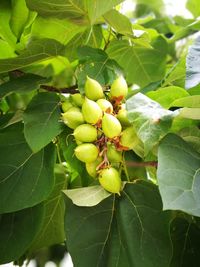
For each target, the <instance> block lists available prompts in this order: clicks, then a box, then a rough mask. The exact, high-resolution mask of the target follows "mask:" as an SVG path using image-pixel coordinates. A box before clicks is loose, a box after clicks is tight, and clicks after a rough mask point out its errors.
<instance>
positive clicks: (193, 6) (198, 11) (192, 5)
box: [186, 0, 200, 18]
mask: <svg viewBox="0 0 200 267" xmlns="http://www.w3.org/2000/svg"><path fill="white" fill-rule="evenodd" d="M186 7H187V9H188V10H189V11H190V12H191V13H192V14H193V15H194V17H195V18H197V17H199V16H200V6H199V1H198V0H187V3H186Z"/></svg>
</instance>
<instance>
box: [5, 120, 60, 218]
mask: <svg viewBox="0 0 200 267" xmlns="http://www.w3.org/2000/svg"><path fill="white" fill-rule="evenodd" d="M0 150H1V154H0V195H1V202H0V213H5V212H12V211H17V210H20V209H24V208H28V207H32V206H34V205H36V204H38V203H40V202H41V201H43V200H44V199H46V198H47V196H48V195H49V193H50V192H51V190H52V188H53V184H54V176H53V166H54V162H55V149H54V146H53V145H49V146H48V147H46V148H45V149H42V150H41V151H39V152H38V153H36V154H34V153H33V152H32V151H31V150H30V148H29V146H28V145H27V143H26V142H25V139H24V135H23V125H22V124H21V123H17V124H13V125H11V126H10V127H7V128H5V129H1V130H0Z"/></svg>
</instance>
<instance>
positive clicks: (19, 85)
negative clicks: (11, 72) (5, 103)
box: [0, 74, 47, 98]
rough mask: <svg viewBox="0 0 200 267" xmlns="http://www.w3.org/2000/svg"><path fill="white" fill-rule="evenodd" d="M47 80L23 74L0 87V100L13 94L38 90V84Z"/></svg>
mask: <svg viewBox="0 0 200 267" xmlns="http://www.w3.org/2000/svg"><path fill="white" fill-rule="evenodd" d="M46 81H47V79H46V78H44V77H41V76H38V75H34V74H25V75H23V76H21V77H18V78H16V79H12V80H10V81H8V82H5V83H2V84H1V85H0V98H2V97H4V96H7V95H9V94H11V93H13V92H15V93H28V92H30V91H33V90H36V89H39V88H40V84H41V83H44V82H46Z"/></svg>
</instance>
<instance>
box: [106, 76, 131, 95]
mask: <svg viewBox="0 0 200 267" xmlns="http://www.w3.org/2000/svg"><path fill="white" fill-rule="evenodd" d="M110 94H111V96H112V97H120V96H121V97H123V98H124V97H126V96H127V94H128V86H127V83H126V80H125V79H124V78H123V76H119V77H118V78H117V79H116V80H115V81H114V82H113V84H112V85H111V89H110Z"/></svg>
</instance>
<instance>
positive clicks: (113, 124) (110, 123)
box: [102, 113, 122, 138]
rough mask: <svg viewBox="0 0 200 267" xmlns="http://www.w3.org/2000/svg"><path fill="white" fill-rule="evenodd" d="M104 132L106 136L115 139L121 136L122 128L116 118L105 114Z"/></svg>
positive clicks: (103, 120)
mask: <svg viewBox="0 0 200 267" xmlns="http://www.w3.org/2000/svg"><path fill="white" fill-rule="evenodd" d="M102 130H103V132H104V134H105V136H107V137H109V138H114V137H116V136H119V135H120V133H121V130H122V126H121V124H120V122H119V121H118V119H117V118H115V116H113V115H111V114H107V113H105V114H104V116H103V119H102Z"/></svg>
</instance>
